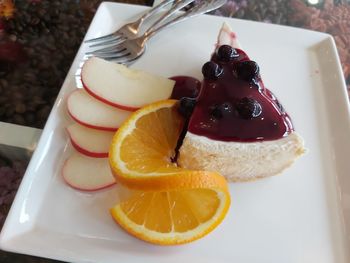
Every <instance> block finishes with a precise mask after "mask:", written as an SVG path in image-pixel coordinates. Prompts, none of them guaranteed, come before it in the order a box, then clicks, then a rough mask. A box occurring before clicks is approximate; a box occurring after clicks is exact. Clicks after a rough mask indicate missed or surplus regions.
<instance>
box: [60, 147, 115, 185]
mask: <svg viewBox="0 0 350 263" xmlns="http://www.w3.org/2000/svg"><path fill="white" fill-rule="evenodd" d="M62 176H63V179H64V181H65V182H66V183H67V184H68V185H69V186H71V187H73V188H74V189H78V190H81V191H97V190H101V189H104V188H106V187H109V186H111V185H114V184H115V179H114V177H113V175H112V172H111V169H110V166H109V163H108V158H91V157H87V156H84V155H81V154H79V153H76V152H74V153H73V154H72V155H71V156H70V157H69V158H68V159H67V160H66V162H65V164H64V165H63V169H62Z"/></svg>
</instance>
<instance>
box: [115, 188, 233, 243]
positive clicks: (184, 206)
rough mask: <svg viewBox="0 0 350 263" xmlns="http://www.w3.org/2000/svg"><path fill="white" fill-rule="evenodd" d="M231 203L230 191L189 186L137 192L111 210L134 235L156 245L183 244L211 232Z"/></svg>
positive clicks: (117, 220) (116, 218) (118, 220)
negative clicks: (173, 189)
mask: <svg viewBox="0 0 350 263" xmlns="http://www.w3.org/2000/svg"><path fill="white" fill-rule="evenodd" d="M229 205H230V198H229V194H228V192H227V191H222V190H220V189H202V188H197V189H187V190H177V191H167V192H136V193H135V194H134V195H133V196H132V197H130V199H128V200H126V201H124V202H122V203H120V204H118V205H116V206H115V207H113V208H112V209H111V214H112V216H113V218H114V220H115V221H116V222H117V223H118V224H119V225H120V226H122V227H123V228H124V229H126V230H127V231H128V232H129V233H131V234H132V235H134V236H136V237H138V238H140V239H142V240H145V241H148V242H152V243H155V244H160V245H174V244H183V243H187V242H190V241H194V240H196V239H198V238H201V237H203V236H205V235H206V234H208V233H209V232H211V231H212V230H213V229H214V228H215V227H216V226H217V225H218V224H219V223H220V222H221V221H222V220H223V218H224V217H225V215H226V212H227V210H228V208H229Z"/></svg>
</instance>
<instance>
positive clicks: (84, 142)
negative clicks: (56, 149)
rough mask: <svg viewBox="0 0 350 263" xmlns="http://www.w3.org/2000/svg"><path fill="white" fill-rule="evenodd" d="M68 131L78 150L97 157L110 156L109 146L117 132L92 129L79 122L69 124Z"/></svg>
mask: <svg viewBox="0 0 350 263" xmlns="http://www.w3.org/2000/svg"><path fill="white" fill-rule="evenodd" d="M67 132H68V134H69V137H70V140H71V142H72V145H73V146H74V148H75V149H76V150H77V151H78V152H80V153H82V154H84V155H86V156H90V157H95V158H106V157H108V151H109V146H110V144H111V141H112V138H113V135H114V133H115V132H110V131H101V130H96V129H91V128H87V127H84V126H82V125H80V124H77V123H75V124H72V125H70V126H68V127H67Z"/></svg>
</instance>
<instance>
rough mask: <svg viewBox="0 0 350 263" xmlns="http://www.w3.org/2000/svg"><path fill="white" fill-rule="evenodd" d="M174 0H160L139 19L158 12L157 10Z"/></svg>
mask: <svg viewBox="0 0 350 263" xmlns="http://www.w3.org/2000/svg"><path fill="white" fill-rule="evenodd" d="M174 1H175V0H164V1H162V2H160V3H159V4H158V5H156V6H154V7H153V8H151V9H150V10H148V11H147V12H146V13H144V14H143V15H142V16H141V17H140V18H139V20H140V21H144V20H146V19H147V18H149V17H151V16H152V15H153V14H155V13H156V12H158V11H159V10H161V9H162V8H163V7H166V6H167V5H169V4H171V3H173V2H174Z"/></svg>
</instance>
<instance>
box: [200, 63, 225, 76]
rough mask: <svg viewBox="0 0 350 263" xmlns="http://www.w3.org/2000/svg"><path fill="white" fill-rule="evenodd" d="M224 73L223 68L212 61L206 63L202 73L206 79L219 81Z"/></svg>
mask: <svg viewBox="0 0 350 263" xmlns="http://www.w3.org/2000/svg"><path fill="white" fill-rule="evenodd" d="M222 71H223V70H222V68H221V67H220V66H219V65H218V64H216V63H215V62H212V61H209V62H207V63H205V64H204V65H203V67H202V73H203V76H204V78H205V79H211V80H214V79H217V78H218V77H219V76H220V75H221V73H222Z"/></svg>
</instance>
